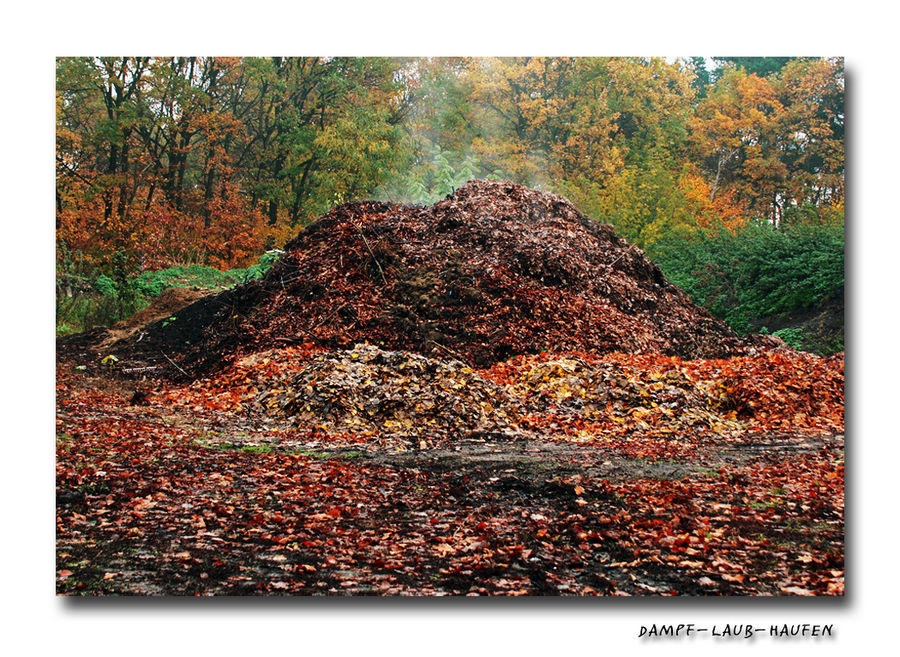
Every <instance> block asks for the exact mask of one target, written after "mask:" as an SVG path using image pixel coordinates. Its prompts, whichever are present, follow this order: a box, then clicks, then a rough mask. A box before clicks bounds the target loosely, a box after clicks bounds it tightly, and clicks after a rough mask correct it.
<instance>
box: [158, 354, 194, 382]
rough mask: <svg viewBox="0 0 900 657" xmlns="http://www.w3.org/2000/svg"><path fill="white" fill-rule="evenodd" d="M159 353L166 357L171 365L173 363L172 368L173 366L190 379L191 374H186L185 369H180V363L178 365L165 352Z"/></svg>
mask: <svg viewBox="0 0 900 657" xmlns="http://www.w3.org/2000/svg"><path fill="white" fill-rule="evenodd" d="M159 353H161V354H162V355H163V356H165V358H166V360H167V361H169V362H170V363H172V366H173V367H174V368H175V369H176V370H178V371H179V372H181V373H182V374H184V375H185V376H186V377H190V376H191V375H190V374H188V373H187V372H185V371H184V370H183V369H181V368H180V367H178V363H176V362H175V361H174V360H172V359H171V358H169V356H168V355H167V354H166V353H165V352H163V351H160V352H159Z"/></svg>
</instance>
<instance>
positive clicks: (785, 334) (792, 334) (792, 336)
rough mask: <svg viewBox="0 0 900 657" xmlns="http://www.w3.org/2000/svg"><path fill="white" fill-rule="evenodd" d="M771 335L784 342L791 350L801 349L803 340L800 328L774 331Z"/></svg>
mask: <svg viewBox="0 0 900 657" xmlns="http://www.w3.org/2000/svg"><path fill="white" fill-rule="evenodd" d="M772 335H774V336H775V337H777V338H781V339H782V340H784V341H785V342H786V343H787V345H788V346H789V347H791V348H793V349H803V346H804V343H805V340H804V335H803V329H801V328H783V329H781V330H778V331H775V332H774V333H773V334H772Z"/></svg>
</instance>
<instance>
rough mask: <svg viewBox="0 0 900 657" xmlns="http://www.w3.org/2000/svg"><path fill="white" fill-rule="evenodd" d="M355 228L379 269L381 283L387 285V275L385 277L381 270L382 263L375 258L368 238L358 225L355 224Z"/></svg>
mask: <svg viewBox="0 0 900 657" xmlns="http://www.w3.org/2000/svg"><path fill="white" fill-rule="evenodd" d="M353 227H354V228H356V232H357V233H359V236H360V238H361V239H362V241H363V244H364V245H365V247H366V250H367V251H368V252H369V255H370V256H372V260H374V261H375V266H376V267H378V273H379V274H381V281H382V282H383V283H384V284H385V285H387V277H385V275H384V270H383V269H382V268H381V263H380V262H378V258H376V257H375V253H374V252H373V251H372V247H371V246H369V240H367V239H366V236H365V235H363V232H362V230H361V229H360V227H359V226H357V225H356V224H354V225H353Z"/></svg>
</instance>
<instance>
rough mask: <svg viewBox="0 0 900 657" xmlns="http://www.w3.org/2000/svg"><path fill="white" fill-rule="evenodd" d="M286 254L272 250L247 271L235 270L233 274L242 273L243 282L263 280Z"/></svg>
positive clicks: (279, 250) (260, 257) (278, 250)
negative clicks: (282, 255)
mask: <svg viewBox="0 0 900 657" xmlns="http://www.w3.org/2000/svg"><path fill="white" fill-rule="evenodd" d="M282 253H284V251H282V250H281V249H272V250H270V251H266V252H265V253H263V254H262V255H261V256H259V260H257V261H256V264H254V265H250V266H249V267H247V269H245V270H241V269H233V270H232V271H233V272H242V274H241V280H242V281H244V282H246V281H252V280H255V279H257V278H262V277H263V276H265V274H266V272H267V271H269V269H271V268H272V265H274V264H275V263H276V262H278V258H280V257H281V254H282Z"/></svg>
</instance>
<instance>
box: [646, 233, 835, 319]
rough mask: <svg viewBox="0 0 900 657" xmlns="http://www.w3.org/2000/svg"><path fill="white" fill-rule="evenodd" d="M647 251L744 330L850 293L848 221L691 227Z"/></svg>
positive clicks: (679, 282)
mask: <svg viewBox="0 0 900 657" xmlns="http://www.w3.org/2000/svg"><path fill="white" fill-rule="evenodd" d="M647 252H648V256H649V257H650V258H651V259H652V260H653V261H654V262H656V264H658V265H659V266H660V268H661V269H662V270H663V272H664V273H665V274H666V276H667V277H668V278H669V280H670V281H672V283H674V284H675V285H677V286H679V287H680V288H682V289H683V290H684V291H685V292H687V293H688V295H689V296H690V297H691V299H693V300H694V302H695V303H698V304H699V305H701V306H703V307H704V308H706V309H707V310H708V311H709V312H710V313H712V314H713V315H715V316H716V317H719V318H720V319H723V320H725V321H726V322H727V323H728V324H730V325H731V326H732V327H733V328H734V329H735V330H736V331H738V332H741V333H746V332H747V331H749V330H750V329H751V327H752V326H753V324H754V323H755V322H758V321H759V320H761V319H763V318H766V317H770V316H772V315H778V316H787V315H789V314H790V313H792V312H797V311H802V310H807V309H810V308H814V307H817V306H820V305H824V304H827V303H828V302H829V301H832V300H835V299H840V298H841V297H842V296H843V291H844V228H843V225H839V224H838V225H832V224H828V225H825V224H800V225H795V226H790V227H787V228H785V229H780V230H774V229H773V228H772V227H770V226H762V225H755V224H754V225H749V226H746V227H745V228H744V229H742V230H740V231H737V232H736V233H732V232H730V231H728V230H726V229H725V228H720V229H719V230H717V231H714V232H713V233H712V234H707V233H704V232H702V231H699V230H698V231H693V232H683V233H680V234H678V235H674V236H672V237H671V238H670V239H668V240H661V241H660V242H658V243H656V244H654V245H652V246H651V247H648V250H647Z"/></svg>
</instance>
